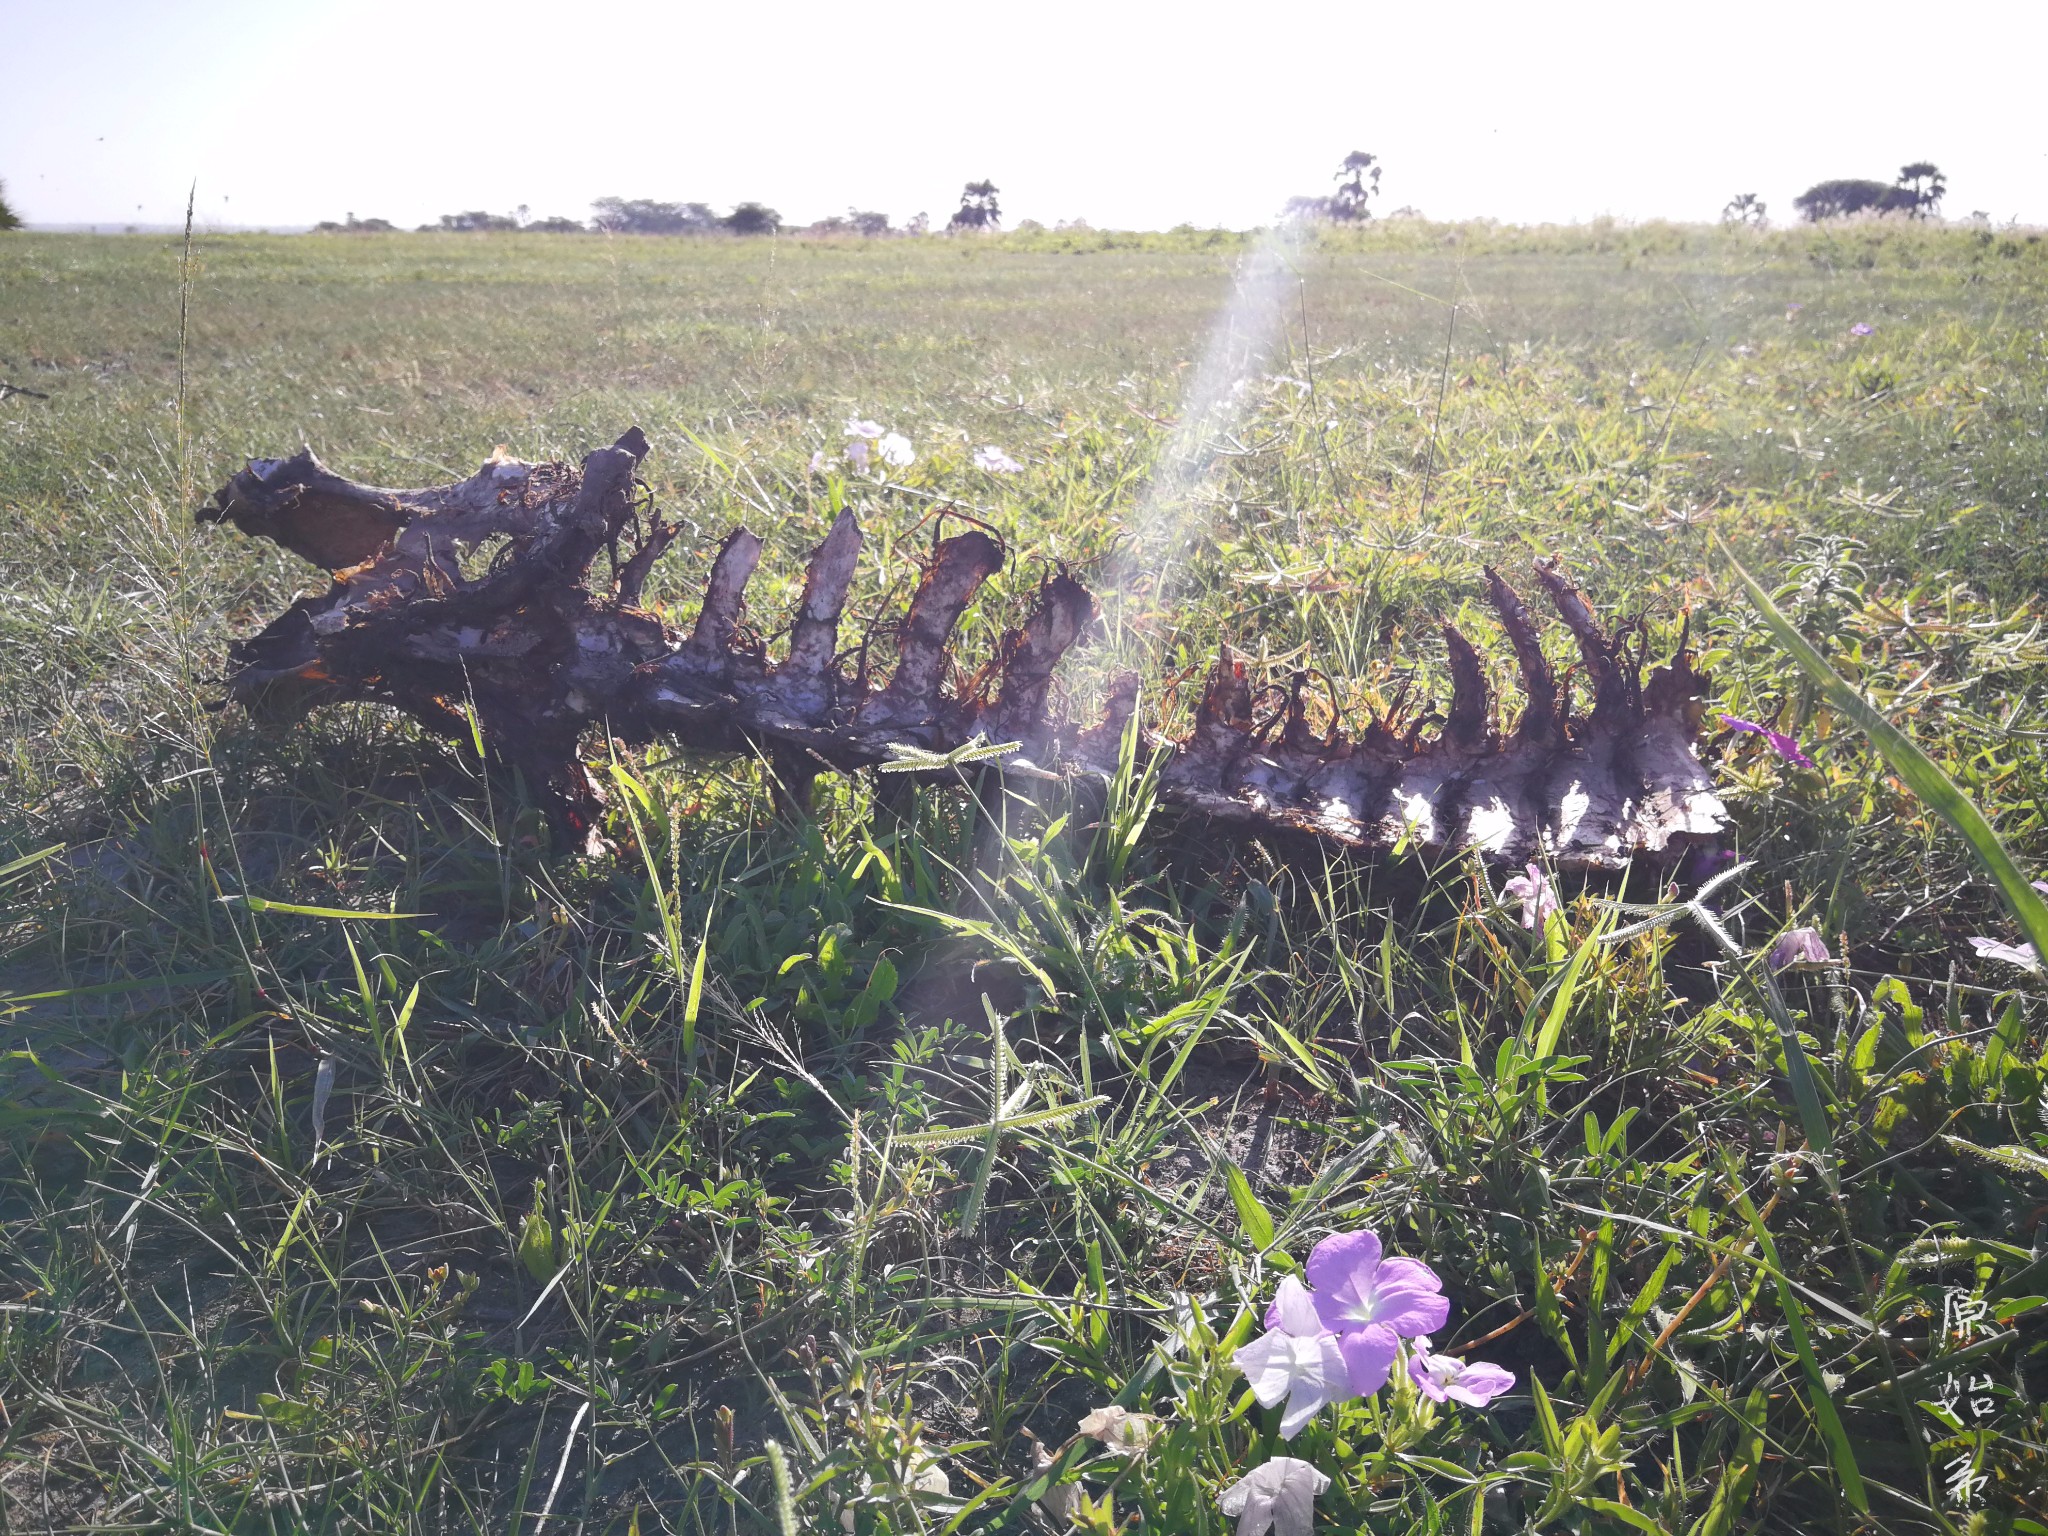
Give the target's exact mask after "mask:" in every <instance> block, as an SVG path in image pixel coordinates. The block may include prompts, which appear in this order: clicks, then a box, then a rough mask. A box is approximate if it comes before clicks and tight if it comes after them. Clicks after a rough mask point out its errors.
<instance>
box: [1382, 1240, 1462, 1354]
mask: <svg viewBox="0 0 2048 1536" xmlns="http://www.w3.org/2000/svg"><path fill="white" fill-rule="evenodd" d="M1443 1284H1444V1283H1443V1281H1442V1280H1440V1279H1438V1278H1437V1273H1436V1271H1435V1270H1433V1269H1431V1268H1430V1267H1429V1266H1428V1265H1427V1264H1425V1263H1423V1262H1422V1261H1421V1260H1420V1259H1388V1260H1387V1261H1386V1262H1385V1263H1383V1264H1381V1265H1380V1268H1379V1274H1378V1275H1377V1276H1376V1277H1375V1278H1374V1281H1373V1317H1374V1320H1375V1321H1377V1322H1380V1323H1384V1324H1385V1325H1386V1326H1387V1327H1389V1328H1391V1329H1393V1330H1394V1332H1396V1333H1398V1334H1400V1335H1401V1336H1402V1337H1404V1338H1413V1337H1414V1336H1415V1335H1416V1334H1418V1333H1433V1332H1434V1331H1435V1330H1437V1329H1438V1328H1441V1327H1443V1325H1444V1323H1445V1321H1446V1320H1447V1319H1448V1318H1449V1317H1450V1315H1451V1302H1450V1298H1449V1297H1448V1296H1445V1295H1444V1294H1443Z"/></svg>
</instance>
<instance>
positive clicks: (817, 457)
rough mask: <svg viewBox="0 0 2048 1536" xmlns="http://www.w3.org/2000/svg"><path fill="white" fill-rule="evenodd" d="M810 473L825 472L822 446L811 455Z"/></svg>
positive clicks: (820, 473)
mask: <svg viewBox="0 0 2048 1536" xmlns="http://www.w3.org/2000/svg"><path fill="white" fill-rule="evenodd" d="M811 473H812V474H814V475H822V474H823V473H825V450H824V449H822V448H820V449H819V450H818V451H817V452H816V453H814V454H812V455H811Z"/></svg>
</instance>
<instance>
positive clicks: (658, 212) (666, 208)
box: [313, 180, 1003, 239]
mask: <svg viewBox="0 0 2048 1536" xmlns="http://www.w3.org/2000/svg"><path fill="white" fill-rule="evenodd" d="M1000 193H1001V189H1000V188H999V187H997V186H996V184H995V183H994V182H992V181H988V180H982V181H970V182H968V183H967V185H966V186H965V187H964V188H963V189H962V190H961V193H960V206H959V207H958V208H957V209H956V210H954V213H953V216H952V218H950V219H949V220H947V222H946V227H947V228H948V229H955V230H963V229H964V230H996V229H1000V228H1001V227H1002V222H1003V211H1002V205H1001V203H1000V202H999V201H998V198H999V196H1000ZM798 227H799V226H791V225H789V224H787V223H785V222H784V220H783V217H782V215H781V214H780V213H778V212H777V211H776V210H775V209H773V208H771V207H769V206H768V205H767V204H766V203H761V202H752V201H749V202H742V203H739V204H737V205H735V206H734V208H733V209H732V211H731V212H729V213H725V214H720V213H719V212H718V211H717V210H716V209H715V208H713V207H712V206H711V205H710V204H709V203H689V202H682V203H671V202H662V201H659V200H657V199H654V198H646V197H600V198H599V199H597V201H595V202H594V203H592V204H591V205H590V218H589V219H588V220H587V221H586V220H582V219H570V218H563V217H561V216H559V215H558V216H555V217H551V218H545V219H536V218H532V217H531V216H530V215H529V212H528V210H527V208H526V206H525V205H524V204H521V205H520V206H519V207H518V208H517V209H515V210H514V211H513V212H511V213H491V212H488V211H486V210H484V209H480V208H472V209H468V210H466V211H464V212H462V213H444V214H442V215H441V217H440V219H439V220H438V221H436V222H435V223H432V224H422V225H420V226H419V229H418V231H417V232H418V233H420V234H466V235H467V234H510V233H514V232H518V233H522V234H540V235H587V234H593V233H595V234H613V235H720V234H724V235H772V234H776V233H779V232H781V231H783V230H788V229H792V228H798ZM800 228H801V231H802V232H803V233H805V234H814V235H859V236H863V237H865V238H868V239H877V238H880V237H883V236H887V235H922V234H927V233H929V232H930V229H931V218H930V215H928V214H923V213H920V214H918V215H917V216H916V217H915V218H913V219H911V220H910V221H909V223H907V224H905V225H904V226H903V227H902V228H900V229H899V228H897V227H896V226H894V225H892V224H891V223H890V222H889V216H888V215H887V214H886V213H877V212H875V211H873V210H871V209H863V208H849V209H847V210H846V212H845V214H844V215H834V216H832V217H831V218H826V219H819V220H817V221H816V222H815V223H812V224H809V225H804V226H800ZM397 229H398V226H397V225H395V224H393V223H392V222H391V221H390V220H389V219H376V218H371V219H359V218H357V217H356V216H355V215H354V214H353V213H351V214H349V215H348V217H347V218H346V219H345V220H342V221H336V220H333V219H327V220H323V221H322V222H320V223H318V224H315V225H314V226H313V232H314V233H315V234H322V235H330V234H351V235H355V234H361V235H376V234H392V233H395V232H396V231H397Z"/></svg>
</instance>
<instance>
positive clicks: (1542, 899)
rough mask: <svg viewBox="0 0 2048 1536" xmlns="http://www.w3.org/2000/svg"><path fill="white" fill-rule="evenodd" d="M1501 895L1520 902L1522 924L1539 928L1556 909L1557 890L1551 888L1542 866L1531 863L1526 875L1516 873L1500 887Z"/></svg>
mask: <svg viewBox="0 0 2048 1536" xmlns="http://www.w3.org/2000/svg"><path fill="white" fill-rule="evenodd" d="M1500 893H1501V895H1502V896H1504V897H1506V898H1507V899H1508V900H1510V901H1520V902H1521V904H1522V926H1523V927H1524V928H1541V927H1542V926H1543V925H1544V924H1546V923H1548V922H1549V921H1550V915H1551V913H1553V912H1555V911H1557V910H1558V905H1557V892H1556V891H1555V890H1553V889H1552V888H1551V884H1550V877H1549V876H1548V875H1546V874H1544V873H1543V866H1542V865H1540V864H1531V865H1530V866H1529V872H1528V873H1527V874H1526V875H1517V876H1515V878H1514V879H1512V880H1510V881H1508V883H1507V884H1506V885H1503V886H1502V887H1501V888H1500Z"/></svg>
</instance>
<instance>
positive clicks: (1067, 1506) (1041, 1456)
mask: <svg viewBox="0 0 2048 1536" xmlns="http://www.w3.org/2000/svg"><path fill="white" fill-rule="evenodd" d="M1058 1461H1059V1457H1057V1456H1055V1455H1053V1453H1052V1452H1051V1451H1048V1450H1047V1449H1046V1448H1045V1447H1044V1446H1043V1445H1041V1444H1039V1443H1038V1440H1037V1439H1036V1438H1035V1437H1034V1438H1033V1439H1032V1442H1031V1475H1032V1476H1033V1477H1036V1476H1037V1475H1038V1474H1039V1473H1041V1472H1045V1471H1049V1470H1051V1468H1052V1467H1053V1466H1054V1465H1055V1464H1056V1463H1057V1462H1058ZM1038 1507H1039V1508H1040V1509H1042V1510H1044V1511H1045V1512H1046V1514H1048V1515H1050V1516H1051V1517H1052V1523H1053V1524H1054V1525H1057V1526H1059V1527H1060V1528H1061V1529H1062V1530H1064V1529H1066V1527H1067V1526H1069V1525H1071V1524H1072V1523H1073V1520H1074V1515H1075V1512H1076V1511H1078V1510H1079V1509H1080V1507H1081V1490H1080V1489H1079V1488H1078V1487H1076V1486H1075V1485H1074V1484H1072V1483H1054V1484H1053V1485H1052V1486H1051V1487H1050V1488H1048V1489H1046V1490H1045V1497H1044V1498H1042V1499H1040V1500H1039V1501H1038Z"/></svg>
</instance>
